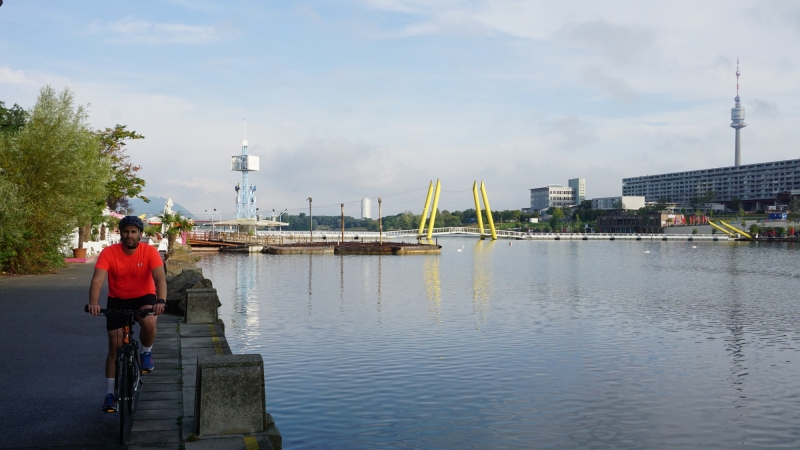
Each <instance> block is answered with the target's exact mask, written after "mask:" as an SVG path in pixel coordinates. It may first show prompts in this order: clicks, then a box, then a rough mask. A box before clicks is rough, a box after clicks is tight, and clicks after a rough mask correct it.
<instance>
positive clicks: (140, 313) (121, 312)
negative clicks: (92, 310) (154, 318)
mask: <svg viewBox="0 0 800 450" xmlns="http://www.w3.org/2000/svg"><path fill="white" fill-rule="evenodd" d="M83 312H87V313H88V312H89V305H86V306H84V307H83ZM109 314H112V315H114V314H116V315H119V316H139V317H145V316H150V315H153V314H154V313H153V310H152V309H137V310H128V309H104V308H100V313H99V314H98V315H100V316H107V315H109Z"/></svg>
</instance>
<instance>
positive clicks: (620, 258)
mask: <svg viewBox="0 0 800 450" xmlns="http://www.w3.org/2000/svg"><path fill="white" fill-rule="evenodd" d="M440 243H442V244H443V245H444V252H443V254H442V255H441V256H419V257H377V256H371V257H359V256H348V257H339V256H312V257H309V256H308V255H289V256H267V255H260V254H255V255H244V254H219V255H210V256H206V257H204V260H203V261H202V262H201V265H202V267H203V270H204V273H205V274H206V276H208V277H209V278H210V279H212V280H213V282H214V285H215V287H216V288H217V289H218V291H219V293H220V297H221V300H222V302H223V307H222V309H221V316H222V318H223V319H224V320H225V323H226V325H227V327H226V331H227V337H228V341H229V343H230V344H231V347H232V348H233V349H234V352H237V353H238V352H257V353H261V354H262V355H264V360H265V364H266V385H267V406H268V410H269V411H270V412H271V413H272V414H273V416H274V417H275V418H276V421H277V423H278V426H279V428H280V429H281V432H282V434H283V437H284V442H285V443H286V446H287V448H335V447H348V448H376V447H392V448H487V447H490V448H530V447H531V446H532V445H534V444H532V443H535V445H534V446H535V447H542V448H584V447H588V448H646V447H651V448H662V447H704V448H728V447H731V446H735V445H742V444H744V445H747V446H763V447H797V446H798V440H799V438H800V436H798V434H800V429H798V427H797V426H796V425H795V422H796V419H797V417H799V416H800V402H798V397H799V396H800V389H798V388H797V387H796V384H797V383H796V380H797V379H798V375H800V370H798V365H797V364H796V363H795V362H793V361H794V360H795V359H796V357H795V353H796V351H797V350H796V348H797V345H798V343H797V341H798V339H800V332H798V324H797V320H796V318H797V317H799V316H800V315H798V313H799V312H800V307H799V305H798V300H797V298H796V296H795V295H794V294H793V293H795V292H797V290H798V287H800V277H799V276H798V271H797V269H796V267H797V265H796V263H795V259H796V253H795V252H796V250H795V249H793V248H789V247H788V246H770V247H768V248H767V247H766V246H761V245H751V244H740V243H737V244H727V243H694V245H696V246H697V248H695V249H692V248H691V246H690V245H687V244H685V243H680V242H666V243H665V242H594V241H586V242H583V241H579V242H560V241H559V242H523V241H520V242H515V245H514V246H513V247H509V246H507V245H506V246H503V245H501V244H502V242H499V243H492V242H486V241H479V242H476V241H474V240H469V239H459V238H453V239H442V240H441V241H440ZM461 245H464V251H462V252H458V253H456V252H448V251H447V250H448V249H453V248H456V247H461ZM642 250H649V251H650V253H644V252H643V251H642Z"/></svg>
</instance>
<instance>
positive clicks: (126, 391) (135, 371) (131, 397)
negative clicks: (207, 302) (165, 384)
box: [84, 305, 153, 444]
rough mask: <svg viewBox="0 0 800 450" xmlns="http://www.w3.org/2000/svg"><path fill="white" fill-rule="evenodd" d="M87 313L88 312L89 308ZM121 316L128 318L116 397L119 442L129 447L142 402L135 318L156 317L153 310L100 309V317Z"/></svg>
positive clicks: (120, 349)
mask: <svg viewBox="0 0 800 450" xmlns="http://www.w3.org/2000/svg"><path fill="white" fill-rule="evenodd" d="M84 311H86V312H89V305H86V307H85V308H84ZM109 314H112V315H118V316H121V317H123V318H124V319H125V325H124V326H123V327H122V345H120V346H119V347H117V360H116V363H115V380H114V396H115V397H116V400H117V412H119V441H120V444H127V443H128V440H129V439H130V435H131V427H132V426H133V414H134V413H135V412H136V406H137V404H138V402H139V388H140V387H141V385H142V367H141V364H142V363H141V361H140V359H139V343H138V342H136V340H135V339H134V338H133V325H134V318H135V317H136V316H138V317H145V316H148V315H151V314H153V311H152V310H149V309H139V310H115V309H101V310H100V314H99V315H101V316H107V315H109Z"/></svg>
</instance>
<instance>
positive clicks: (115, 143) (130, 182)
mask: <svg viewBox="0 0 800 450" xmlns="http://www.w3.org/2000/svg"><path fill="white" fill-rule="evenodd" d="M126 128H127V126H126V125H119V124H117V125H116V126H115V127H114V128H106V129H105V130H97V132H96V133H97V136H98V137H99V138H100V145H101V147H100V154H102V155H103V156H105V157H106V158H108V159H109V160H110V161H111V169H112V172H111V174H112V177H111V180H109V181H108V183H107V184H106V190H107V191H108V196H107V197H106V206H108V209H110V210H111V211H117V212H121V211H120V210H121V209H122V210H125V209H128V208H130V203H128V199H131V198H136V197H139V198H141V199H142V200H144V201H145V202H146V203H149V202H150V200H149V199H147V197H144V196H142V195H141V193H142V190H143V189H144V186H145V181H144V180H143V179H142V178H140V177H139V176H138V175H137V173H138V172H139V170H141V168H142V167H141V166H134V165H133V163H131V161H130V157H129V156H128V155H126V154H125V140H128V139H130V140H134V139H144V136H142V135H141V134H138V133H136V132H135V131H132V130H127V129H126Z"/></svg>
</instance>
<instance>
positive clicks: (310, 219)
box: [308, 197, 314, 244]
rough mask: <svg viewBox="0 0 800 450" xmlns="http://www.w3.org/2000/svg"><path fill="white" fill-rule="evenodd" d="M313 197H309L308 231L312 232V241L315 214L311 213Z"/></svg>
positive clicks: (312, 238)
mask: <svg viewBox="0 0 800 450" xmlns="http://www.w3.org/2000/svg"><path fill="white" fill-rule="evenodd" d="M311 201H312V200H311V197H308V231H310V232H311V243H312V244H313V243H314V216H313V215H311Z"/></svg>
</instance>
